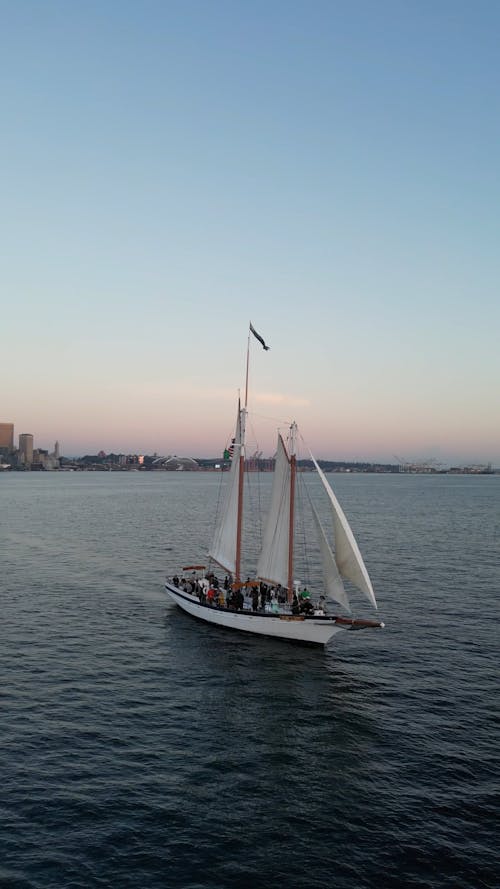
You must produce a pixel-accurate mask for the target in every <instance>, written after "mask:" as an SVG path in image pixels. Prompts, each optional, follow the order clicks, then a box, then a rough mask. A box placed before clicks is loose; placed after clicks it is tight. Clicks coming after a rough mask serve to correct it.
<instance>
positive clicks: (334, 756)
mask: <svg viewBox="0 0 500 889" xmlns="http://www.w3.org/2000/svg"><path fill="white" fill-rule="evenodd" d="M166 629H168V630H169V633H168V635H169V642H170V644H171V645H172V647H174V648H175V660H176V664H177V666H178V669H179V670H181V671H182V673H183V676H184V677H185V676H190V677H191V680H192V682H193V684H194V685H195V687H196V692H195V694H196V696H197V699H198V706H197V713H198V718H199V720H200V721H201V722H204V721H208V723H209V724H210V731H211V734H214V735H215V737H214V739H213V740H214V743H215V745H216V748H218V746H219V745H221V749H225V748H226V747H227V745H228V741H230V743H231V745H233V744H236V746H237V747H238V748H240V747H241V746H242V745H243V747H244V748H249V749H250V748H251V750H252V756H253V757H255V755H256V751H260V753H261V754H262V756H263V757H264V758H265V762H266V767H267V768H268V769H269V768H270V769H276V771H277V773H278V774H281V772H282V769H283V767H284V765H286V764H288V766H291V765H292V764H293V766H294V768H300V769H303V768H308V767H309V766H308V762H309V757H312V758H313V763H312V767H313V769H314V770H315V774H316V775H318V774H323V776H324V778H325V780H326V779H327V778H329V777H330V778H333V772H332V771H331V770H332V768H333V764H335V782H336V786H337V787H338V786H339V782H341V783H342V781H343V780H344V779H343V778H342V775H344V776H345V777H346V780H347V778H348V776H349V775H351V774H352V772H353V769H354V770H356V771H357V773H358V777H359V771H360V770H361V771H365V769H366V770H367V774H368V772H369V770H370V769H371V768H372V765H373V763H372V761H371V755H370V752H369V751H370V750H371V748H372V744H373V742H374V740H375V739H376V737H377V735H378V733H379V724H378V723H379V718H378V716H377V701H380V695H381V691H382V690H381V688H379V687H378V685H377V682H376V680H374V679H373V677H372V676H370V675H368V672H367V670H365V669H364V667H363V666H362V665H361V664H360V663H359V662H358V661H357V660H356V661H353V660H350V659H349V653H348V652H342V647H345V645H346V644H348V643H347V640H346V642H345V643H344V642H343V643H342V645H338V646H335V645H333V646H331V648H329V649H326V650H325V649H323V648H321V647H319V646H311V645H304V644H297V643H290V642H284V641H281V640H275V639H271V638H261V637H259V636H253V635H250V634H245V633H235V632H234V630H233V631H228V630H224V629H221V628H219V627H213V626H206V625H205V624H203V623H202V622H200V621H196V620H194V619H193V618H191V617H189V616H187V615H185V614H184V613H183V612H181V611H180V610H178V609H177V608H172V609H169V610H168V615H167V619H166ZM259 755H260V754H259Z"/></svg>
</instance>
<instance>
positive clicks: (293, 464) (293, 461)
mask: <svg viewBox="0 0 500 889" xmlns="http://www.w3.org/2000/svg"><path fill="white" fill-rule="evenodd" d="M296 436H297V424H296V423H292V425H291V426H290V516H289V521H288V599H289V601H290V602H291V601H292V599H293V544H294V526H295V476H296V473H297V458H296V456H295V441H296Z"/></svg>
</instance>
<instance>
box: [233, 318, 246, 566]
mask: <svg viewBox="0 0 500 889" xmlns="http://www.w3.org/2000/svg"><path fill="white" fill-rule="evenodd" d="M249 364H250V328H249V329H248V338H247V367H246V374H245V407H244V408H243V409H241V407H240V405H239V403H238V409H239V412H240V436H241V446H240V456H239V460H240V471H239V475H238V516H237V524H236V558H235V573H236V577H235V580H236V581H238V582H239V581H240V580H241V540H242V536H243V485H244V481H245V425H246V414H247V405H248V368H249Z"/></svg>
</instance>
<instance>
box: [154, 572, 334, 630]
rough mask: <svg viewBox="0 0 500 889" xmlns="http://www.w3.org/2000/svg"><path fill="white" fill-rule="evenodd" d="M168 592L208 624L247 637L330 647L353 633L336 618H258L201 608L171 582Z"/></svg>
mask: <svg viewBox="0 0 500 889" xmlns="http://www.w3.org/2000/svg"><path fill="white" fill-rule="evenodd" d="M165 589H166V591H167V593H168V595H169V596H170V598H171V599H172V600H173V601H174V602H175V603H176V605H179V607H180V608H182V610H183V611H187V613H188V614H191V615H193V617H198V618H200V619H201V620H205V621H207V623H211V624H217V625H218V626H220V627H228V628H229V629H232V630H241V631H242V632H244V633H257V634H258V635H259V636H274V638H276V639H288V640H289V641H294V642H312V643H314V644H316V645H326V644H327V643H328V642H329V641H330V640H331V639H332V638H333V636H335V635H336V634H337V633H342V632H345V630H349V629H352V627H351V626H350V625H346V624H338V623H336V618H335V617H319V616H318V617H307V618H303V617H299V616H297V617H295V616H292V615H281V616H279V615H273V614H266V615H264V614H256V613H254V612H251V611H229V610H226V609H225V608H216V607H212V606H210V605H202V604H200V602H199V600H198V597H197V596H193V595H190V594H189V593H185V592H183V591H182V590H179V589H178V588H177V587H175V586H174V585H173V584H171V583H169V582H168V581H167V582H166V583H165Z"/></svg>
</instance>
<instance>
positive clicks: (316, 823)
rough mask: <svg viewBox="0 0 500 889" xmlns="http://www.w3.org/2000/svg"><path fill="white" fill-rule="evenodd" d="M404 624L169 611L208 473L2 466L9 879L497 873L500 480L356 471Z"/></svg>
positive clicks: (464, 881) (360, 512)
mask: <svg viewBox="0 0 500 889" xmlns="http://www.w3.org/2000/svg"><path fill="white" fill-rule="evenodd" d="M335 480H336V482H337V484H336V490H337V493H338V495H339V498H340V499H341V502H342V504H343V506H344V507H345V509H346V511H347V513H348V515H349V516H350V518H351V520H352V524H353V526H354V528H355V529H356V531H357V534H358V537H359V539H360V543H361V548H362V551H363V554H364V556H365V560H366V562H367V564H368V566H369V569H370V573H371V575H372V579H373V582H374V586H375V589H376V593H377V596H378V600H379V604H380V614H381V617H382V618H383V619H384V620H385V621H386V624H387V628H386V629H385V630H384V631H383V632H372V633H349V634H345V635H343V636H342V637H341V639H340V641H338V642H336V643H335V645H334V647H333V648H332V649H331V650H329V651H327V652H326V653H325V652H323V651H320V650H319V649H318V650H316V649H310V648H302V647H296V646H292V645H288V644H286V643H280V642H277V641H273V640H266V639H258V638H247V637H246V636H243V635H238V634H231V633H228V632H227V631H223V630H218V629H217V628H211V627H208V626H205V625H203V624H201V623H198V622H196V621H194V620H193V619H191V618H189V617H188V616H187V615H185V614H183V613H182V612H180V611H178V610H176V609H175V607H174V606H171V605H169V604H168V603H167V601H166V599H165V597H164V594H163V592H162V580H163V577H164V574H165V572H166V571H171V570H173V569H175V568H176V567H178V564H179V562H178V560H177V555H179V559H180V561H182V560H183V559H185V558H186V557H188V556H189V555H191V557H193V556H194V557H196V558H198V557H199V552H200V549H201V548H202V546H203V545H204V544H205V542H206V540H207V538H208V533H209V529H210V526H211V524H212V506H213V504H214V503H215V500H216V497H217V493H216V487H217V479H216V478H215V476H212V475H208V474H202V473H200V474H192V475H182V474H142V473H132V474H116V475H114V474H104V473H103V474H76V473H75V474H48V473H47V474H44V475H38V474H36V475H35V474H32V475H28V474H27V475H21V474H13V475H6V474H4V475H2V476H0V497H1V504H2V508H1V511H0V515H1V521H2V536H1V543H2V581H1V586H2V594H1V600H2V617H1V623H0V643H1V647H0V665H1V693H2V720H1V746H0V778H1V785H0V787H1V791H0V807H1V808H0V816H1V824H0V886H2V887H8V889H49V887H50V889H59V887H68V889H69V887H71V889H80V887H82V889H88V887H113V889H114V887H117V889H118V887H119V889H127V887H130V889H156V887H182V889H201V887H203V889H225V887H242V889H245V887H256V889H260V887H261V889H283V887H291V889H299V887H301V889H302V887H304V889H309V887H311V889H314V887H336V889H344V887H346V889H347V887H349V889H352V887H356V889H357V887H432V889H437V887H450V889H465V887H467V889H481V887H495V886H498V885H499V882H500V881H499V871H498V867H499V858H498V853H497V847H498V834H497V828H498V820H497V819H498V803H499V784H500V780H499V771H498V765H499V762H498V740H499V707H498V700H499V693H498V647H499V646H498V642H499V631H498V626H499V625H498V618H499V609H498V599H499V595H500V550H499V539H500V477H477V478H474V477H449V476H442V477H441V476H440V477H418V476H407V477H401V476H350V477H349V476H343V477H339V478H338V479H337V478H336V477H335Z"/></svg>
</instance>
